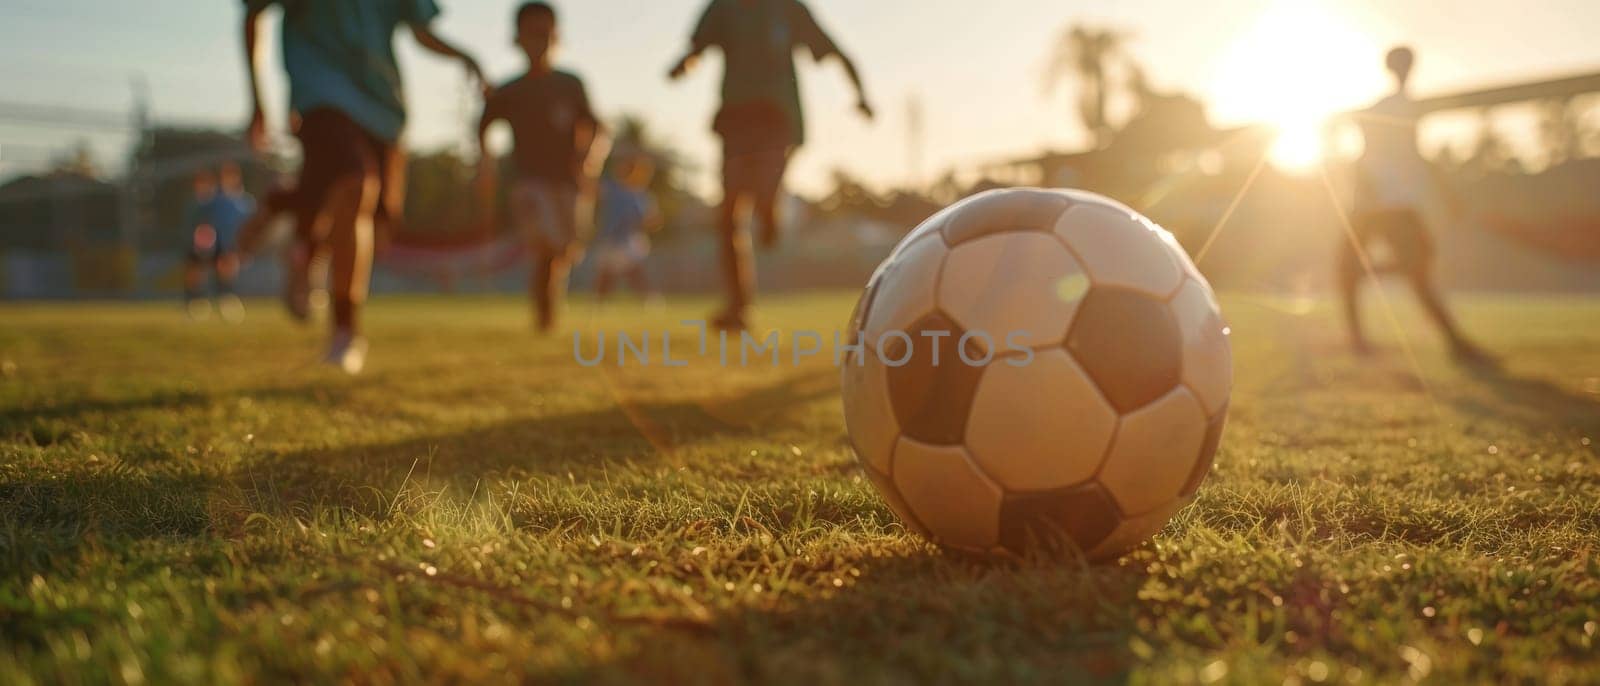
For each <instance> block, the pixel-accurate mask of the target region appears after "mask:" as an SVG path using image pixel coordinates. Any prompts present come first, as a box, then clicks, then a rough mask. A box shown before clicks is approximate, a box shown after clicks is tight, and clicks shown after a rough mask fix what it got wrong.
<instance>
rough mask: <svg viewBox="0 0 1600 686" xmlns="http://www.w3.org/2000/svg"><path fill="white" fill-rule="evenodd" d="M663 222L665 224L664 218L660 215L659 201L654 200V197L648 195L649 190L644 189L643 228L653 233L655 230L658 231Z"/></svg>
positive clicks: (646, 231)
mask: <svg viewBox="0 0 1600 686" xmlns="http://www.w3.org/2000/svg"><path fill="white" fill-rule="evenodd" d="M665 224H666V219H665V218H664V217H662V216H661V203H658V202H656V199H655V198H654V197H652V196H651V195H650V191H645V201H644V230H645V233H655V232H657V231H660V230H661V227H662V226H663V225H665Z"/></svg>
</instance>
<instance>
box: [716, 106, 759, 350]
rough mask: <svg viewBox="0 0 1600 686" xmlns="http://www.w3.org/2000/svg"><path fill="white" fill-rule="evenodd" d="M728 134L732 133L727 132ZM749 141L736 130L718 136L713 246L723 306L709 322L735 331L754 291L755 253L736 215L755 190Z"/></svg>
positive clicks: (740, 327) (746, 311)
mask: <svg viewBox="0 0 1600 686" xmlns="http://www.w3.org/2000/svg"><path fill="white" fill-rule="evenodd" d="M730 134H732V135H730ZM750 153H751V143H750V141H749V139H748V138H747V137H741V136H739V135H737V133H736V132H731V131H730V132H725V133H724V134H723V139H722V205H721V207H720V208H718V211H717V249H718V258H719V260H720V262H721V267H722V278H723V292H724V293H725V294H726V296H727V299H728V302H727V306H726V307H725V308H724V309H723V310H722V311H721V312H719V313H717V314H716V315H714V316H713V317H712V320H711V325H712V326H714V327H717V328H722V329H729V330H737V329H743V328H745V325H746V323H747V322H746V316H747V314H748V310H749V307H750V303H751V301H752V300H753V296H754V292H755V255H754V253H753V251H752V249H751V245H750V232H749V231H748V230H746V229H744V228H743V227H741V226H739V214H740V212H741V211H742V210H743V208H744V207H745V203H747V202H748V201H749V199H750V198H751V197H752V195H753V193H752V191H754V190H755V188H753V185H752V183H751V180H752V171H753V169H754V168H755V167H754V165H753V164H752V162H753V160H752V155H751V154H750Z"/></svg>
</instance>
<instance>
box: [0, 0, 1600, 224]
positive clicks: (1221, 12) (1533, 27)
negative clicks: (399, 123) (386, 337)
mask: <svg viewBox="0 0 1600 686" xmlns="http://www.w3.org/2000/svg"><path fill="white" fill-rule="evenodd" d="M439 2H440V4H441V5H442V7H443V9H444V14H443V15H442V16H441V17H440V19H439V20H438V22H437V24H436V30H437V32H438V33H439V34H440V35H442V36H445V37H447V38H448V39H451V40H453V41H455V42H456V43H457V44H459V45H461V46H462V47H464V48H465V49H467V50H469V51H471V52H473V53H475V54H476V55H477V56H478V58H479V60H480V61H481V62H482V64H483V66H484V69H485V71H487V72H488V73H489V74H490V76H491V77H492V79H493V80H496V81H503V80H507V79H509V78H511V77H512V76H514V75H516V74H517V73H518V72H519V70H520V69H521V67H522V59H521V56H520V53H518V52H517V51H516V50H515V48H514V47H513V46H512V44H511V30H512V26H511V15H512V12H513V10H514V8H515V6H516V5H517V2H516V1H515V0H439ZM704 2H705V0H583V1H582V2H578V1H577V0H567V1H566V2H561V1H559V0H558V1H557V2H556V3H555V4H556V5H557V7H558V9H559V10H560V11H561V15H562V16H561V21H562V31H563V33H564V44H563V45H562V47H561V48H560V53H559V54H558V60H557V61H558V64H559V65H560V66H561V67H562V68H565V69H568V70H570V71H573V72H575V73H577V74H579V75H580V76H582V77H583V78H584V79H585V80H586V81H587V83H588V87H589V91H590V95H591V97H592V98H593V100H594V102H595V105H596V107H597V108H598V109H599V110H600V111H601V112H602V114H604V115H606V116H610V117H615V116H617V115H620V114H622V113H625V112H626V113H634V114H639V115H642V116H644V117H645V119H646V120H647V121H648V122H649V123H650V125H651V127H652V129H653V130H654V131H655V132H656V133H657V134H658V135H661V136H663V137H665V138H666V139H668V140H670V141H671V142H672V144H673V145H674V146H676V147H677V148H679V149H681V150H682V151H683V152H685V153H686V154H687V155H688V157H689V158H690V159H691V160H692V161H693V162H695V163H696V164H697V165H698V166H699V168H700V171H699V173H698V174H697V175H696V177H695V179H696V181H697V185H699V186H701V187H706V186H708V185H709V184H710V182H711V179H713V178H714V175H713V172H714V170H715V164H716V159H717V144H716V139H715V137H714V136H713V135H712V133H711V132H710V127H709V123H710V120H711V116H712V114H713V112H714V109H715V107H716V92H717V81H718V79H719V78H720V71H721V63H720V59H718V58H714V57H713V58H712V59H708V60H706V61H705V62H703V63H702V64H701V65H700V69H699V70H698V71H697V72H696V73H694V74H692V75H691V77H690V78H688V79H685V80H683V81H680V82H669V81H668V80H667V79H666V77H665V75H666V71H667V69H668V68H669V67H670V66H671V64H672V63H673V61H674V60H675V59H676V58H677V57H678V55H679V54H680V53H681V52H682V50H683V48H684V47H685V45H686V43H687V37H688V34H689V32H690V29H691V28H692V26H693V24H694V21H695V19H696V17H697V16H698V14H699V12H700V10H701V8H702V7H703V6H704ZM808 5H809V6H810V7H811V9H812V11H813V13H814V14H815V15H816V16H817V17H818V19H819V21H820V22H821V24H822V25H823V27H824V28H825V29H826V30H828V31H829V32H830V33H831V34H832V35H833V37H834V39H835V41H836V42H837V43H838V44H839V45H840V46H841V47H842V48H843V49H844V50H845V51H846V52H848V53H849V54H850V55H851V56H852V57H854V59H855V61H856V63H857V64H858V66H859V67H860V69H861V72H862V76H863V78H864V79H865V81H866V84H867V87H868V89H869V92H870V94H871V97H872V99H873V102H874V105H876V107H877V109H878V118H877V120H876V121H874V122H870V123H869V122H866V121H863V120H862V119H861V118H860V117H859V116H858V115H857V114H856V113H855V112H854V109H853V104H854V101H853V94H852V93H851V90H850V88H849V84H848V81H847V80H846V78H845V76H844V73H843V71H842V70H840V69H839V68H838V66H837V64H835V63H831V62H825V63H823V64H820V65H819V64H813V63H811V62H810V60H809V57H807V58H804V60H803V63H804V65H805V66H803V67H802V70H801V76H800V78H801V81H802V92H803V97H804V100H805V107H806V111H807V119H808V129H809V130H810V132H811V135H810V142H809V143H808V145H807V146H806V148H804V149H803V150H802V151H801V152H800V154H799V155H798V156H797V158H796V160H795V163H794V167H793V173H792V175H791V181H792V183H793V185H794V186H795V187H796V188H797V189H799V190H800V191H801V192H810V193H816V192H821V191H824V190H825V189H826V188H828V186H829V184H828V179H829V178H830V175H831V173H832V171H833V170H835V169H842V170H846V171H848V172H850V173H852V174H854V175H856V176H858V177H861V178H864V179H866V180H867V181H868V182H869V183H871V184H873V185H877V186H880V187H885V186H891V185H897V184H902V183H905V182H907V181H909V180H913V179H920V180H924V181H925V180H929V179H931V178H933V177H935V176H937V175H938V174H940V173H942V172H943V171H944V170H946V169H949V168H951V167H953V166H955V167H959V166H970V165H974V164H978V163H983V162H988V161H994V160H998V159H1008V158H1014V157H1020V156H1024V155H1027V154H1030V153H1033V152H1037V151H1038V150H1040V149H1043V148H1051V149H1065V148H1072V147H1076V146H1078V145H1081V144H1082V142H1083V140H1084V139H1083V133H1082V131H1081V129H1080V127H1079V126H1078V125H1077V123H1076V118H1075V115H1074V114H1073V113H1074V107H1073V105H1072V102H1071V100H1070V91H1071V89H1070V87H1060V88H1056V89H1055V90H1054V91H1053V92H1050V93H1047V92H1046V90H1045V88H1044V87H1043V81H1044V79H1043V73H1044V71H1045V65H1046V63H1047V62H1048V58H1049V56H1050V54H1051V51H1052V46H1053V44H1054V42H1055V41H1056V40H1058V38H1059V36H1060V34H1061V33H1062V31H1063V29H1064V28H1065V27H1067V26H1069V25H1071V24H1073V23H1087V24H1091V25H1096V26H1104V27H1113V28H1119V29H1123V30H1126V31H1128V32H1129V33H1130V35H1131V38H1130V39H1129V43H1128V52H1129V53H1130V55H1131V56H1132V57H1133V58H1134V59H1136V60H1137V61H1138V62H1139V63H1140V64H1141V65H1143V67H1144V69H1145V71H1146V73H1147V75H1148V77H1149V78H1150V80H1151V81H1152V82H1153V83H1154V84H1155V85H1156V86H1157V87H1158V88H1159V89H1162V90H1168V91H1184V92H1188V93H1191V94H1194V95H1198V96H1200V97H1202V98H1203V99H1205V100H1206V101H1207V102H1208V104H1209V105H1210V112H1211V115H1212V119H1213V122H1214V123H1216V124H1219V125H1231V124H1239V123H1246V122H1255V121H1269V122H1274V123H1280V124H1285V125H1292V124H1296V123H1300V124H1303V123H1304V122H1306V121H1308V120H1312V119H1315V118H1317V117H1320V116H1321V115H1324V114H1326V113H1328V112H1332V111H1338V110H1343V109H1351V108H1355V107H1358V106H1361V105H1363V104H1365V103H1366V102H1369V101H1371V100H1374V99H1376V98H1377V97H1380V96H1381V95H1383V93H1384V91H1385V89H1386V88H1387V82H1386V79H1385V76H1384V73H1383V71H1382V64H1381V59H1382V53H1383V51H1384V50H1385V49H1387V47H1389V46H1390V45H1392V44H1395V43H1399V42H1404V43H1407V44H1409V45H1412V46H1413V47H1415V48H1416V49H1417V51H1418V53H1419V56H1420V59H1419V64H1418V68H1417V72H1416V74H1415V76H1414V82H1415V89H1416V91H1418V92H1419V93H1422V94H1428V93H1432V92H1441V91H1451V90H1458V89H1463V88H1469V87H1474V86H1479V85H1485V84H1494V83H1501V82H1509V81H1516V80H1520V79H1528V78H1536V77H1542V76H1558V75H1564V74H1569V73H1574V72H1584V71H1600V41H1596V40H1594V37H1593V35H1592V28H1593V27H1595V26H1600V3H1597V2H1594V0H1542V1H1539V0H1530V1H1526V2H1519V3H1511V2H1505V0H1389V1H1382V0H1208V1H1207V2H1205V3H1195V2H1193V1H1192V0H1120V1H1118V2H1115V3H1113V2H1109V1H1106V0H1099V1H1090V0H987V1H985V2H972V1H970V0H809V1H808ZM242 14H243V10H242V3H239V2H233V1H230V0H161V1H160V2H139V3H133V2H125V1H122V0H6V3H5V6H4V8H3V9H0V18H3V20H0V65H3V66H0V84H3V86H4V87H3V88H0V177H4V176H9V175H11V174H13V173H17V172H19V171H27V170H29V169H33V168H37V167H38V166H39V165H41V164H43V163H45V162H47V161H48V159H49V158H50V157H51V156H53V155H57V154H60V153H61V152H62V151H63V150H66V149H70V148H71V147H72V146H74V145H75V144H76V142H77V141H80V140H82V141H87V142H88V143H89V144H90V146H91V149H92V150H93V152H94V154H95V157H96V158H97V159H98V160H99V161H100V163H101V164H102V166H105V167H108V168H115V166H116V165H117V164H118V163H119V162H120V161H121V158H122V156H123V153H124V152H125V151H126V148H127V144H128V140H127V138H126V134H125V133H119V132H115V131H109V130H104V129H101V130H83V129H76V128H73V127H71V126H67V125H62V124H55V125H48V126H37V125H28V126H21V125H18V124H16V123H15V122H10V123H8V122H7V121H6V116H5V114H6V111H7V110H6V106H7V105H16V104H26V105H49V106H66V107H74V108H89V109H96V110H108V111H112V112H127V111H129V110H130V108H131V107H132V103H133V101H134V91H135V86H134V84H135V83H136V82H142V83H144V84H146V86H145V87H146V88H147V89H148V93H149V101H150V103H151V107H152V109H153V112H154V114H155V116H156V118H157V119H159V120H173V121H182V122H185V123H199V124H209V125H215V126H225V127H230V128H238V127H239V126H240V124H242V122H243V119H244V114H245V111H246V100H247V96H246V88H245V83H246V82H245V77H244V71H243V67H242V57H241V49H240V39H239V35H240V23H241V18H242ZM1586 29H1589V31H1587V32H1586ZM266 30H267V31H268V35H269V40H267V41H266V42H267V43H268V44H269V47H268V50H267V54H266V55H265V57H266V59H267V63H268V64H269V65H271V66H270V70H269V71H270V77H269V79H268V83H267V92H268V97H269V100H270V103H272V104H270V105H269V108H271V109H272V110H274V111H281V110H282V108H283V103H284V102H285V100H286V95H287V93H286V90H285V88H284V84H283V78H282V74H281V70H280V68H279V67H278V62H277V50H276V44H277V39H276V27H275V25H269V26H267V27H266ZM398 42H399V44H400V45H401V49H400V52H401V66H402V70H403V72H404V73H405V77H406V87H407V89H408V90H407V98H408V104H409V108H410V111H411V127H410V131H409V133H408V141H409V144H410V145H411V146H412V147H414V148H433V147H438V146H441V145H451V144H459V143H460V142H461V141H464V140H465V138H466V136H467V135H468V127H469V126H470V123H471V122H472V121H473V120H474V118H475V117H476V111H477V108H478V102H477V101H476V99H475V97H474V96H472V95H470V94H469V93H468V91H467V90H466V88H465V78H464V76H463V73H462V71H461V70H460V69H459V67H458V66H457V65H456V64H453V63H450V62H447V61H444V60H440V59H438V58H435V57H433V56H431V55H427V54H424V53H422V52H421V50H420V49H418V48H417V47H416V46H415V44H414V43H413V42H412V40H411V39H410V38H409V37H401V38H400V39H398ZM914 100H915V101H917V102H918V103H920V109H921V110H922V112H923V115H922V118H923V128H924V134H923V137H922V144H921V146H920V148H921V150H922V154H921V157H922V162H921V165H920V169H913V168H912V164H911V159H912V155H911V153H910V150H911V144H910V141H909V136H908V134H907V131H908V127H907V121H908V111H909V110H910V103H911V102H912V101H914ZM276 120H277V123H278V126H279V129H280V130H281V128H282V117H281V116H278V117H276Z"/></svg>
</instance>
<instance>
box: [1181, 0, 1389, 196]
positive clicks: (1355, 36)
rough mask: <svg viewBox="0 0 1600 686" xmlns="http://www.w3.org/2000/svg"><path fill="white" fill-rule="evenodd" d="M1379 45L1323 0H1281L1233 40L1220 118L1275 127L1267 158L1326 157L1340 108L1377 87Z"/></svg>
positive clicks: (1299, 164)
mask: <svg viewBox="0 0 1600 686" xmlns="http://www.w3.org/2000/svg"><path fill="white" fill-rule="evenodd" d="M1380 55H1381V51H1380V50H1379V49H1378V48H1377V46H1376V43H1375V42H1374V41H1373V40H1372V38H1371V36H1370V35H1369V34H1368V33H1367V32H1364V31H1362V30H1361V29H1360V28H1359V27H1358V26H1357V25H1356V22H1355V20H1354V19H1353V18H1352V17H1350V16H1349V15H1348V14H1346V13H1345V12H1342V11H1340V10H1339V9H1338V8H1337V7H1336V6H1332V5H1330V4H1327V3H1324V2H1321V1H1319V0H1277V1H1276V2H1274V3H1273V4H1271V5H1269V6H1268V7H1267V8H1265V9H1264V10H1263V11H1262V12H1261V14H1260V15H1259V16H1258V17H1257V18H1256V20H1255V21H1254V22H1253V23H1252V24H1250V25H1249V26H1248V27H1247V28H1246V29H1244V31H1243V32H1242V33H1241V34H1240V35H1239V37H1238V38H1237V39H1236V40H1235V41H1234V42H1233V44H1232V46H1231V47H1230V49H1229V50H1228V52H1227V54H1226V55H1225V56H1224V57H1223V59H1222V60H1221V61H1220V62H1219V64H1218V67H1217V70H1216V73H1215V77H1214V79H1213V85H1212V88H1211V93H1210V95H1211V102H1212V103H1213V112H1214V113H1215V114H1216V116H1217V118H1218V120H1220V121H1227V122H1240V123H1245V122H1249V123H1264V124H1267V125H1270V126H1272V127H1274V128H1275V129H1276V130H1277V132H1278V133H1277V139H1276V141H1275V142H1274V144H1273V146H1272V149H1271V152H1270V156H1269V159H1270V160H1271V162H1272V163H1273V165H1274V166H1276V167H1278V168H1279V169H1282V170H1284V171H1288V172H1306V171H1309V170H1311V169H1313V168H1315V167H1316V165H1317V164H1318V163H1319V162H1320V161H1321V160H1322V156H1323V129H1324V127H1325V126H1326V124H1327V122H1328V119H1329V118H1330V117H1331V116H1332V115H1333V114H1335V113H1337V112H1340V111H1343V110H1346V109H1351V108H1352V107H1354V106H1356V105H1358V104H1360V103H1361V101H1362V100H1364V99H1367V98H1370V97H1371V96H1372V94H1373V93H1374V92H1375V89H1374V84H1373V83H1372V80H1371V76H1372V73H1373V72H1372V68H1371V65H1372V64H1375V63H1376V60H1378V59H1379V56H1380Z"/></svg>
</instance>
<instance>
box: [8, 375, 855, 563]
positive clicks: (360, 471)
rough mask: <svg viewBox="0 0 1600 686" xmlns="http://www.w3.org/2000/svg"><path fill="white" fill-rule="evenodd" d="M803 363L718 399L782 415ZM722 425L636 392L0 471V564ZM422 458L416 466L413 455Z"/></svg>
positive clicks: (361, 505) (804, 384)
mask: <svg viewBox="0 0 1600 686" xmlns="http://www.w3.org/2000/svg"><path fill="white" fill-rule="evenodd" d="M829 372H830V373H831V370H829ZM814 376H815V374H814V373H802V374H796V375H792V376H788V377H785V378H783V379H781V380H779V381H778V382H776V383H775V384H772V385H769V386H763V387H758V388H755V389H753V390H749V391H745V392H741V393H738V394H737V395H736V396H735V397H731V398H726V399H723V400H722V401H720V402H719V405H726V406H729V407H742V408H744V410H743V411H742V413H741V414H742V415H743V416H745V417H759V418H762V419H763V420H771V419H773V418H778V421H784V417H785V415H786V413H788V412H790V411H791V410H792V409H793V408H795V407H796V406H798V405H801V404H804V403H809V402H812V401H814V400H816V399H817V398H818V397H819V396H820V394H821V393H824V392H827V391H826V390H820V391H819V390H818V388H819V385H818V383H817V381H816V379H815V378H813V377H814ZM802 389H803V390H802ZM324 392H325V391H323V390H322V389H321V387H319V386H306V387H291V388H266V389H257V390H249V391H239V392H231V393H219V394H214V395H213V394H201V393H174V394H155V395H151V396H146V397H143V398H134V399H128V400H120V401H102V400H90V401H83V402H76V403H67V404H62V405H60V406H58V407H56V408H51V409H48V410H47V411H45V412H44V413H32V414H28V415H24V414H23V413H20V412H18V413H15V415H14V416H13V414H7V415H6V417H5V421H6V422H8V423H7V424H0V429H4V430H14V429H16V428H17V427H18V426H39V425H40V424H35V423H33V422H34V421H35V420H34V419H32V418H33V417H39V416H41V414H42V415H43V416H46V417H55V418H60V419H62V420H73V421H78V420H81V419H82V418H83V417H85V416H86V415H88V414H92V413H100V412H105V413H116V412H127V411H135V410H141V409H171V408H174V407H194V406H205V405H208V404H210V403H213V402H218V401H220V400H224V399H226V398H228V397H232V396H235V395H248V396H252V397H257V398H259V397H262V396H263V395H270V396H276V397H309V396H312V395H313V394H316V393H324ZM331 393H333V394H334V396H335V397H334V399H332V400H328V401H327V402H338V400H337V394H338V391H331ZM319 402H322V401H321V400H319ZM718 414H721V413H720V412H719V413H718ZM0 435H4V434H3V432H0ZM727 435H751V436H755V435H759V432H758V430H757V429H756V426H755V423H754V422H745V421H739V422H734V421H730V420H728V419H726V418H723V419H719V418H718V417H716V416H713V415H712V414H710V413H708V411H707V409H706V407H705V406H703V405H702V404H700V403H696V402H693V401H672V402H658V401H645V402H628V403H625V404H621V405H614V406H610V407H605V408H601V409H596V410H592V411H586V412H578V413H571V414H561V415H552V416H540V417H531V418H524V419H517V420H513V421H507V422H502V423H499V424H493V425H489V426H480V427H471V428H466V429H457V430H454V431H451V432H448V433H441V434H437V435H427V436H422V437H418V438H412V439H407V440H402V441H396V442H393V443H387V444H379V445H368V446H354V447H341V448H332V449H322V448H318V449H307V450H299V451H294V452H287V453H275V454H265V455H260V456H257V457H253V458H246V459H245V460H244V462H243V463H242V464H240V465H239V466H238V467H236V468H233V469H231V470H230V469H222V468H206V467H204V466H200V465H181V466H173V467H162V468H156V469H146V468H136V467H132V466H130V465H129V464H128V463H112V464H111V465H109V466H95V465H82V466H73V467H71V468H67V469H57V470H52V471H51V472H50V473H48V474H42V475H34V474H26V473H14V474H5V475H4V476H5V477H6V478H5V479H4V481H0V559H3V558H4V557H6V556H9V557H11V560H10V563H9V564H8V565H7V566H8V567H9V568H10V569H12V570H21V569H32V568H35V567H38V566H39V565H44V564H49V565H51V566H53V567H55V568H58V569H59V568H61V567H63V566H70V565H71V560H72V559H74V558H75V557H76V552H75V551H77V550H78V549H79V548H81V547H82V546H83V545H84V544H85V542H86V541H91V540H107V541H110V540H122V541H133V540H144V539H152V538H196V537H201V536H205V535H216V534H217V533H218V532H219V531H220V532H224V533H225V532H228V531H231V530H232V529H233V527H237V526H240V525H241V522H242V520H243V518H244V517H246V516H247V515H248V514H250V513H251V512H262V511H265V512H275V513H295V514H296V515H306V514H310V513H312V512H313V511H314V510H326V509H344V510H347V511H354V512H358V513H361V514H367V515H382V514H384V511H385V510H386V507H387V506H386V503H388V502H390V499H391V498H392V497H393V493H394V492H395V491H397V490H398V489H399V488H400V487H401V485H402V484H403V483H404V482H405V480H406V478H407V477H408V476H411V475H412V469H413V467H414V466H415V467H416V475H418V476H420V475H422V474H423V470H424V469H426V470H430V471H431V474H432V475H435V476H441V477H443V478H445V479H448V480H451V481H454V482H457V483H462V482H465V483H472V482H473V481H475V480H477V479H480V478H486V477H491V476H501V477H507V478H511V479H520V478H526V477H530V476H548V475H559V476H565V475H569V474H571V475H575V478H589V477H595V478H603V474H604V470H605V469H606V466H607V464H608V463H614V462H616V461H620V460H626V461H629V462H634V463H639V462H649V461H652V460H660V459H663V458H664V457H665V456H668V455H670V454H671V451H673V450H676V449H680V448H689V447H693V446H694V445H696V444H698V443H700V442H702V441H706V440H709V439H714V438H716V437H719V436H727ZM26 436H27V434H24V435H23V438H24V440H26ZM424 463H425V464H426V467H424V466H421V465H422V464H424Z"/></svg>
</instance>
